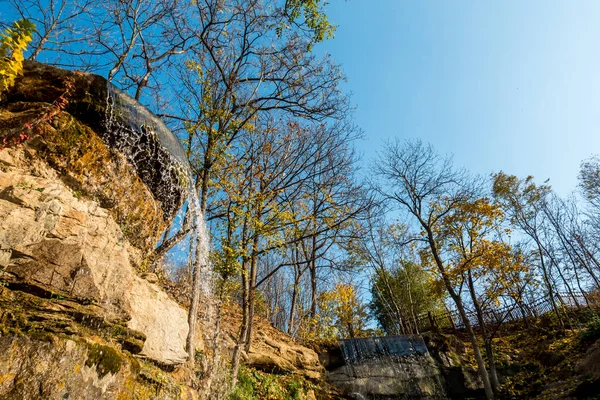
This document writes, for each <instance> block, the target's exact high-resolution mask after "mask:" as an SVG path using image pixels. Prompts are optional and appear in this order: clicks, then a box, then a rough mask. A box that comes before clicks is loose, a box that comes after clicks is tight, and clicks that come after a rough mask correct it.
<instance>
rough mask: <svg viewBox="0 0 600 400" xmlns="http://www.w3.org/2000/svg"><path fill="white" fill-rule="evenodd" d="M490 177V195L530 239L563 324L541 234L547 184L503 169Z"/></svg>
mask: <svg viewBox="0 0 600 400" xmlns="http://www.w3.org/2000/svg"><path fill="white" fill-rule="evenodd" d="M492 181H493V192H494V197H495V199H496V200H497V201H498V202H499V203H500V204H501V205H502V207H503V209H504V210H505V212H506V213H507V216H508V217H509V219H510V222H511V224H512V225H513V226H514V227H516V228H518V229H519V230H520V231H521V232H523V233H524V234H525V235H527V237H528V238H529V239H530V240H531V243H532V246H533V248H534V251H535V253H536V256H537V260H538V265H539V268H540V271H541V275H542V279H543V283H544V286H545V289H546V294H547V296H548V298H549V299H550V303H551V304H552V308H553V310H554V312H555V314H556V316H557V318H558V320H559V321H560V323H561V324H564V322H563V317H562V315H561V312H560V310H559V308H558V306H557V304H556V301H557V299H556V288H555V283H554V280H553V279H552V275H551V268H552V263H551V262H550V260H549V257H548V254H549V251H548V248H547V247H546V245H545V241H544V238H543V235H544V232H545V230H544V223H545V218H544V213H543V209H544V204H545V202H546V198H547V196H548V194H549V193H550V186H548V185H536V184H535V182H534V180H533V177H532V176H528V177H527V178H525V179H519V178H517V177H516V176H514V175H507V174H505V173H504V172H498V173H495V174H493V175H492ZM559 300H560V298H559Z"/></svg>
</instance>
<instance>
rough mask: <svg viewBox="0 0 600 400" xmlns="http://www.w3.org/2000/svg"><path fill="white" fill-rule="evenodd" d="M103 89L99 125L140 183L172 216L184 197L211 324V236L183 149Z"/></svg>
mask: <svg viewBox="0 0 600 400" xmlns="http://www.w3.org/2000/svg"><path fill="white" fill-rule="evenodd" d="M107 93H108V95H107V100H106V104H107V108H106V110H107V113H106V120H105V123H104V127H105V130H106V134H107V137H108V140H109V141H110V142H111V145H112V146H113V147H114V148H116V149H118V150H119V151H120V152H122V153H123V154H124V155H125V156H126V157H127V159H128V160H129V161H130V162H131V163H132V164H133V165H134V166H135V167H136V170H137V173H138V175H139V176H140V178H141V179H142V181H144V183H146V185H148V186H149V187H150V189H151V190H152V192H153V193H154V194H155V195H156V194H158V196H157V197H159V198H160V199H161V203H162V207H163V210H164V211H165V215H173V213H174V212H175V211H176V210H178V209H179V208H180V207H181V206H182V205H183V203H184V202H185V201H187V206H188V208H189V212H190V216H191V218H193V221H194V223H195V237H192V238H191V239H190V240H192V246H191V247H192V248H191V251H190V254H189V257H194V255H195V262H196V264H195V266H194V267H195V268H196V269H198V270H199V272H200V277H201V278H200V279H199V282H198V283H199V285H200V291H201V293H200V294H201V296H202V297H203V299H202V300H203V301H204V303H203V304H202V305H203V313H202V315H203V316H204V319H206V321H207V324H208V325H209V326H213V325H215V324H216V321H215V319H216V318H215V314H216V310H215V304H214V300H213V299H214V296H213V292H214V289H213V288H214V273H213V269H212V265H211V263H210V259H209V253H210V240H209V235H208V231H207V228H206V223H205V219H204V215H203V212H202V209H201V206H200V201H199V199H198V193H197V192H196V187H195V184H194V179H193V176H192V172H191V168H190V166H189V163H188V159H187V156H186V154H185V151H184V149H183V147H182V146H181V143H180V142H179V140H178V139H177V138H176V137H175V135H173V133H172V132H171V131H170V130H169V129H168V128H167V127H166V126H165V124H164V123H163V122H162V121H161V120H160V119H159V118H158V117H156V116H155V115H154V114H152V113H151V112H150V111H148V109H146V108H145V107H143V106H142V105H141V104H139V103H138V102H137V101H136V100H134V99H132V98H131V97H129V96H128V95H127V94H125V93H123V92H122V91H121V90H119V89H117V88H116V87H115V86H113V85H112V84H110V83H108V90H107ZM212 335H216V333H215V332H214V331H209V332H205V339H206V340H207V343H212V341H214V340H215V338H216V337H217V336H215V337H213V336H212ZM213 351H216V349H213ZM209 375H210V373H209ZM210 380H211V377H210V376H209V381H210Z"/></svg>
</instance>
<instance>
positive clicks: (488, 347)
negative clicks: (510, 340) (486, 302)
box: [467, 270, 500, 394]
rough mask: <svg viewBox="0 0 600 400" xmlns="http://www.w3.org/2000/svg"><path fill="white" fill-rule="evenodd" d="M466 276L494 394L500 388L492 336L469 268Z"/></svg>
mask: <svg viewBox="0 0 600 400" xmlns="http://www.w3.org/2000/svg"><path fill="white" fill-rule="evenodd" d="M467 276H468V284H469V293H470V294H471V301H473V305H474V306H475V312H476V314H477V320H478V321H479V326H480V328H481V336H482V337H483V343H484V345H485V354H486V357H487V359H488V365H489V367H490V373H489V375H490V382H491V384H492V390H493V392H494V394H498V391H499V389H500V381H499V380H498V374H497V373H496V361H495V359H494V349H493V347H492V338H491V337H489V333H488V330H487V326H486V323H485V319H484V318H483V311H482V309H481V305H480V304H479V299H478V298H477V293H475V284H474V282H473V274H472V273H471V270H469V271H468V272H467Z"/></svg>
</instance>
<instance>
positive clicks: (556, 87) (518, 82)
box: [318, 0, 600, 194]
mask: <svg viewBox="0 0 600 400" xmlns="http://www.w3.org/2000/svg"><path fill="white" fill-rule="evenodd" d="M327 12H328V15H329V16H330V20H331V21H332V22H333V23H335V24H336V25H338V26H339V27H338V29H337V32H336V35H335V38H334V39H333V40H330V41H328V42H326V43H324V44H322V45H320V46H319V48H318V50H319V51H327V52H329V53H331V54H332V56H333V57H334V58H335V59H336V60H337V61H338V62H339V63H341V64H342V66H343V69H344V72H345V73H346V75H347V77H348V83H347V85H346V89H347V90H349V91H351V92H352V93H353V102H354V104H356V106H357V112H356V121H357V123H358V124H359V125H360V126H361V127H362V129H363V130H364V132H365V137H366V140H365V141H363V142H362V143H359V146H358V147H359V149H360V150H361V151H362V153H363V155H364V158H365V159H367V160H368V159H370V158H372V157H374V156H375V154H376V151H377V150H378V149H379V148H380V147H381V145H382V143H383V141H384V140H385V139H386V138H391V137H400V138H421V139H423V140H424V141H427V142H430V143H432V144H433V145H434V146H435V147H436V149H437V150H438V151H439V152H441V153H451V154H454V158H455V162H456V164H457V165H460V166H464V167H466V168H468V169H469V170H471V171H472V172H474V173H478V174H489V173H490V172H492V171H498V170H504V171H505V172H507V173H511V174H515V175H518V176H526V175H533V176H535V177H536V179H537V180H538V181H540V182H541V181H544V180H546V179H547V178H550V183H551V184H552V186H553V187H554V188H555V189H556V190H557V191H558V192H559V193H560V194H567V193H569V192H570V191H572V190H574V189H575V188H576V185H577V173H578V168H579V164H580V162H581V161H582V159H584V158H587V157H589V156H591V155H593V154H598V153H600V135H599V134H598V133H599V132H598V128H599V127H600V22H599V21H600V1H566V0H565V1H550V0H545V1H531V0H528V1H506V0H503V1H475V0H472V1H459V0H453V1H441V0H440V1H433V0H429V1H428V0H419V1H403V0H350V1H343V0H331V1H330V4H329V5H328V6H327Z"/></svg>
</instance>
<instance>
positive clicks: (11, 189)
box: [0, 63, 188, 399]
mask: <svg viewBox="0 0 600 400" xmlns="http://www.w3.org/2000/svg"><path fill="white" fill-rule="evenodd" d="M66 82H67V83H66ZM107 87H108V86H107V83H106V81H104V80H103V79H102V78H100V77H97V76H93V75H89V74H79V73H74V72H67V71H63V70H59V69H56V68H52V67H48V66H44V65H41V64H36V63H29V64H27V65H26V69H25V74H24V76H22V77H21V78H19V79H18V80H17V83H16V85H15V87H14V88H13V89H12V91H11V92H10V93H9V94H8V96H6V100H5V101H4V102H3V103H2V104H0V143H2V147H1V148H0V282H1V283H2V286H0V291H1V297H0V302H1V303H2V307H0V332H1V336H0V342H1V343H0V398H107V399H108V398H117V397H118V396H117V395H121V394H123V395H124V394H125V393H126V392H127V391H130V392H131V393H130V394H131V395H132V396H133V394H135V393H138V394H139V393H142V392H144V391H145V390H154V389H152V388H153V387H154V386H153V385H154V384H152V383H148V379H149V378H148V377H146V378H144V377H143V374H142V372H140V371H148V370H153V368H154V367H153V365H159V366H163V367H167V366H175V365H178V364H181V363H183V362H184V361H185V359H186V352H185V350H184V347H185V339H186V336H187V331H188V327H187V314H186V311H185V309H184V308H182V307H181V306H180V305H179V304H177V303H176V302H175V301H174V300H172V299H171V298H169V296H168V295H167V294H166V293H165V292H164V291H163V290H162V289H161V288H160V287H159V286H157V285H156V284H155V283H151V282H149V281H147V280H145V279H143V278H142V277H140V276H139V272H140V271H141V270H143V269H144V268H145V260H146V258H147V256H148V254H149V252H150V250H151V249H152V248H153V247H154V246H155V244H156V241H157V239H158V237H159V235H160V234H161V232H162V231H163V229H164V227H165V226H166V225H167V224H168V223H170V220H171V219H172V218H173V217H174V213H175V211H176V208H177V207H178V206H179V204H181V201H182V196H183V193H184V191H185V188H180V187H179V185H183V184H185V182H184V181H185V179H184V177H182V176H179V175H173V171H174V169H173V168H171V169H169V166H168V165H163V166H164V167H165V169H166V170H168V171H169V174H163V173H162V172H160V171H154V172H152V171H150V170H152V168H153V167H158V166H157V165H155V164H154V163H155V161H156V158H160V157H162V158H163V159H165V160H166V159H169V157H171V158H173V157H172V156H171V155H169V154H168V153H169V152H168V150H165V149H164V148H162V147H160V146H158V144H156V143H158V141H159V139H158V138H157V137H156V135H155V136H152V134H151V133H150V132H149V133H148V138H147V139H146V140H145V141H142V142H140V143H137V146H140V147H141V148H147V149H149V151H148V152H146V154H147V156H148V157H149V159H148V161H146V163H145V164H144V161H143V160H142V159H141V158H140V159H137V160H136V159H133V158H132V157H131V154H127V152H126V151H123V150H122V149H121V148H119V147H118V146H116V145H115V143H114V140H115V138H114V137H111V134H114V132H112V133H111V132H108V131H107V129H106V126H105V122H104V114H103V112H104V109H103V107H105V104H106V101H107V97H106V93H107ZM102 96H103V97H102ZM137 118H140V117H139V115H138V116H137ZM152 157H155V158H152ZM175 158H176V157H175ZM169 160H170V161H169V162H173V161H172V160H171V159H169ZM148 171H150V172H148ZM169 180H170V181H169ZM161 185H170V187H169V190H163V189H162V186H161ZM173 196H174V197H173ZM143 360H148V361H151V362H152V363H154V364H152V363H150V364H148V363H145V362H144V361H143ZM141 363H142V364H141ZM153 371H154V372H152V374H149V373H147V374H146V375H148V374H149V375H152V376H159V375H160V374H163V373H162V372H160V371H159V372H157V371H155V370H153ZM141 374H142V375H141ZM163 375H164V374H163ZM161 379H163V380H165V379H166V378H161ZM165 382H167V383H168V382H170V383H169V384H167V383H164V384H163V383H160V382H159V384H157V385H158V386H160V387H161V389H160V390H158V391H157V390H154V394H153V395H152V396H148V398H151V397H155V398H181V397H184V395H183V393H184V392H186V391H185V390H184V389H181V388H179V387H178V386H177V385H176V384H174V383H173V382H172V381H169V380H168V379H166V380H165ZM158 386H157V387H158ZM169 386H172V387H170V388H167V387H169ZM136 387H137V389H136ZM159 393H160V395H159ZM136 396H137V395H136ZM130 397H131V396H130ZM137 397H138V398H145V397H144V396H141V397H140V396H137ZM125 398H127V396H126V397H125Z"/></svg>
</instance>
